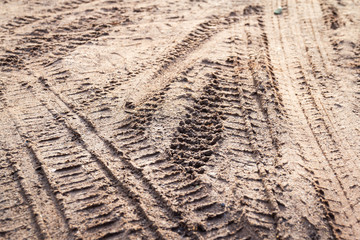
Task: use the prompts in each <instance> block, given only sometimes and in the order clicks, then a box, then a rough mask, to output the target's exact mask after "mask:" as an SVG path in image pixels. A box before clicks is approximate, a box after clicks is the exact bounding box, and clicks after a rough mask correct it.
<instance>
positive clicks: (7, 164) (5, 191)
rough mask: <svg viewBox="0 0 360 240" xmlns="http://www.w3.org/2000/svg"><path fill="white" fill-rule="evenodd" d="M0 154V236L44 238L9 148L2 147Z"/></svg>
mask: <svg viewBox="0 0 360 240" xmlns="http://www.w3.org/2000/svg"><path fill="white" fill-rule="evenodd" d="M0 154H1V155H0V157H1V167H0V174H1V183H0V188H1V195H0V196H1V201H0V211H1V215H0V223H1V227H0V237H2V238H4V239H5V238H14V239H15V238H24V237H25V238H28V239H44V237H45V236H44V234H43V232H41V230H40V226H39V222H38V219H37V217H36V215H35V212H34V209H33V206H32V205H31V204H30V203H29V197H28V193H27V192H26V191H25V189H24V187H23V185H22V183H21V180H20V179H21V176H19V174H18V169H16V167H14V163H13V162H12V160H13V159H12V157H11V153H10V149H7V148H3V147H2V149H1V152H0Z"/></svg>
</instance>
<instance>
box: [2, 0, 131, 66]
mask: <svg viewBox="0 0 360 240" xmlns="http://www.w3.org/2000/svg"><path fill="white" fill-rule="evenodd" d="M126 11H127V10H126V9H125V8H117V7H104V8H101V9H99V10H96V11H94V12H93V13H92V14H91V15H88V14H87V11H86V10H84V11H81V12H80V14H78V16H76V18H75V19H74V20H73V21H71V22H69V23H68V22H65V19H64V16H63V15H58V16H54V17H53V18H50V19H45V20H44V22H42V23H38V24H37V25H35V26H34V29H33V30H31V32H27V33H26V34H22V35H24V36H22V37H21V38H20V39H17V38H16V37H15V38H14V39H12V40H11V41H12V42H13V46H15V47H12V48H11V49H6V50H5V53H3V54H2V55H1V57H0V66H2V67H3V70H5V71H11V70H12V69H22V68H26V66H27V63H31V64H34V63H36V62H38V63H40V64H41V65H44V66H49V65H51V64H53V63H54V62H56V61H58V60H59V59H61V57H62V56H64V55H67V54H69V53H70V52H72V51H74V49H76V48H77V47H78V46H80V45H83V44H86V43H88V42H89V41H92V40H94V39H96V38H99V37H101V36H104V35H108V34H109V33H108V32H109V31H110V30H111V28H112V27H113V26H115V25H119V24H123V23H124V22H125V21H128V17H127V16H125V15H124V13H126ZM64 22H65V23H64ZM46 23H47V24H48V25H47V26H46V27H43V25H44V24H46ZM49 23H51V24H49Z"/></svg>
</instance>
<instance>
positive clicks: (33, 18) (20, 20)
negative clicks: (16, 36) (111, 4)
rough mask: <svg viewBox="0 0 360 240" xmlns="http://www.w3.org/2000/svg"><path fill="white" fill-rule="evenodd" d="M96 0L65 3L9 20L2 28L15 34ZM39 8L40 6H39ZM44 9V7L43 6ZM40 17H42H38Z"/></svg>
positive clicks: (78, 0) (76, 0)
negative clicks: (26, 27)
mask: <svg viewBox="0 0 360 240" xmlns="http://www.w3.org/2000/svg"><path fill="white" fill-rule="evenodd" d="M93 1H94V0H75V1H64V2H63V3H60V4H59V6H55V7H53V8H44V9H41V10H40V11H38V12H36V14H34V13H33V14H32V15H22V16H16V17H14V18H12V19H11V20H9V21H8V22H7V23H4V24H2V25H0V28H2V29H4V30H3V31H8V32H13V31H14V30H16V29H17V28H21V27H24V26H26V25H30V24H33V23H35V22H37V21H41V20H44V19H47V18H51V16H53V15H55V14H56V15H59V13H60V14H61V13H63V12H65V11H68V12H69V11H74V10H75V9H77V8H79V7H80V6H82V5H83V4H88V3H91V2H93ZM37 7H39V6H37ZM41 7H42V6H41ZM39 12H40V14H39ZM42 13H45V14H44V15H41V14H42ZM46 13H48V14H52V15H46ZM38 15H40V16H38Z"/></svg>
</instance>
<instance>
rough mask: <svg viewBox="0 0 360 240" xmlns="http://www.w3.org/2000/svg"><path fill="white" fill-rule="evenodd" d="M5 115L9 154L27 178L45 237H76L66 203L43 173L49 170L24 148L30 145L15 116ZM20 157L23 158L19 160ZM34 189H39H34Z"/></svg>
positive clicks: (32, 201) (19, 173)
mask: <svg viewBox="0 0 360 240" xmlns="http://www.w3.org/2000/svg"><path fill="white" fill-rule="evenodd" d="M2 116H6V117H5V118H4V119H3V121H2V123H1V126H6V127H7V129H8V132H7V133H6V134H7V135H6V134H5V135H2V139H9V140H8V141H7V143H6V145H7V146H8V148H9V150H7V151H8V154H7V156H8V158H9V159H11V162H12V164H13V166H15V168H16V172H17V174H18V175H19V179H20V180H19V181H22V182H23V184H22V185H23V186H24V191H25V192H26V193H27V196H28V200H29V204H31V205H32V206H33V210H34V215H35V216H36V219H37V221H38V222H39V224H38V225H39V227H40V229H39V231H40V234H41V235H42V236H43V237H45V238H49V237H51V236H52V237H57V238H67V239H74V237H73V236H72V234H71V231H69V227H68V224H67V221H66V218H65V216H64V215H63V212H62V211H61V209H62V207H61V206H60V203H59V202H58V201H57V200H56V198H55V196H54V194H53V191H51V188H50V185H49V183H48V182H47V181H46V180H45V179H44V177H43V176H44V175H45V174H44V172H43V171H42V169H41V166H40V164H39V163H37V162H35V161H34V160H36V159H34V158H32V157H31V153H30V152H28V151H26V150H24V148H25V149H26V147H25V143H24V141H23V140H22V139H21V138H20V136H19V135H18V133H17V130H16V129H15V126H14V125H13V123H11V117H10V116H9V115H8V114H7V113H6V112H5V110H4V111H2ZM5 119H6V120H5ZM2 134H4V132H2ZM8 135H11V136H12V137H13V138H16V141H11V140H10V138H9V136H8ZM17 159H22V160H23V161H22V162H19V161H18V160H17ZM30 179H31V180H30ZM34 189H37V190H36V191H34ZM44 203H46V205H47V207H46V208H43V204H44ZM10 238H12V237H10Z"/></svg>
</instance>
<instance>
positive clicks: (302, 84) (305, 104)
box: [279, 15, 356, 238]
mask: <svg viewBox="0 0 360 240" xmlns="http://www.w3.org/2000/svg"><path fill="white" fill-rule="evenodd" d="M295 17H296V15H295ZM279 26H280V25H279ZM280 29H281V26H280ZM292 29H294V28H292ZM296 31H301V30H295V32H296ZM282 32H284V31H282ZM287 34H288V33H287ZM287 34H284V33H282V36H283V37H282V39H286V38H288V35H287ZM282 41H288V40H282ZM282 43H283V44H282V45H283V48H284V46H286V44H287V43H286V42H285V43H284V42H282ZM299 45H300V46H303V45H302V44H301V43H300V44H299ZM286 51H291V50H290V49H285V50H284V54H285V56H286V53H285V52H286ZM289 54H290V53H289ZM296 54H297V53H296ZM296 54H294V55H296ZM290 64H291V65H290V66H289V67H291V68H292V69H299V70H298V71H295V72H294V73H292V74H293V76H296V78H295V81H293V84H294V85H293V87H295V92H296V94H297V99H298V101H299V104H300V106H301V109H302V112H303V114H304V117H305V118H306V121H307V124H308V126H309V128H310V130H311V135H312V137H313V138H314V140H315V142H316V144H317V145H318V147H319V150H318V151H319V153H321V155H323V158H324V159H325V161H327V166H326V168H327V169H330V172H327V173H325V172H323V171H322V170H321V168H316V167H314V169H310V170H309V172H311V173H312V174H315V179H317V180H316V181H315V183H316V184H314V186H317V187H320V188H321V191H319V189H318V190H317V192H318V193H320V195H322V197H323V196H324V195H325V199H326V200H327V201H328V202H325V203H324V201H322V203H323V204H324V209H326V211H327V213H326V215H327V219H328V221H329V223H330V225H331V226H332V229H333V234H334V235H335V236H336V237H337V238H340V234H341V232H343V236H344V237H345V238H346V236H352V235H353V234H355V235H356V233H352V231H353V230H350V229H351V228H353V227H352V226H355V225H356V220H355V219H354V218H353V214H352V213H350V212H351V211H353V210H350V212H346V211H348V209H351V208H352V204H351V202H349V200H350V199H349V198H348V197H347V196H346V192H347V190H346V189H344V186H342V185H343V184H347V183H349V182H348V180H347V177H345V176H344V175H343V176H342V177H341V174H340V172H339V169H337V168H338V167H341V165H339V161H342V158H343V156H342V155H341V153H340V152H339V150H336V149H337V147H336V145H337V144H336V142H335V141H334V139H333V137H332V134H331V133H330V132H329V131H328V127H327V126H326V123H325V120H324V119H323V114H322V112H321V111H320V108H319V107H318V105H317V103H316V100H315V99H314V95H313V91H314V90H313V89H312V88H311V86H310V85H309V81H310V79H311V77H310V76H308V75H307V71H306V69H304V67H305V66H306V63H304V61H303V60H302V59H300V58H297V57H296V58H295V60H294V61H293V62H291V63H290ZM318 164H320V165H322V164H323V163H320V162H319V163H318ZM322 176H326V177H325V178H324V177H322ZM344 177H345V178H344ZM319 179H321V180H320V181H319ZM329 179H332V180H330V181H332V182H333V183H330V184H329ZM325 186H326V187H325ZM324 188H326V191H325V190H324ZM334 189H336V190H334ZM333 192H339V195H340V196H337V197H334V196H333V195H334V193H333ZM336 199H341V200H340V204H344V205H345V206H346V205H347V207H341V208H343V210H344V212H339V207H335V206H338V204H339V201H336ZM329 202H330V209H331V210H330V212H329ZM341 208H340V209H341ZM334 214H335V216H334ZM337 214H338V215H339V216H336V215H337ZM349 218H350V219H351V218H353V219H352V220H350V219H349ZM343 219H347V220H346V221H347V222H348V221H350V222H351V223H350V225H347V224H345V223H344V222H343ZM334 222H335V225H334ZM340 229H341V230H340Z"/></svg>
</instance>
